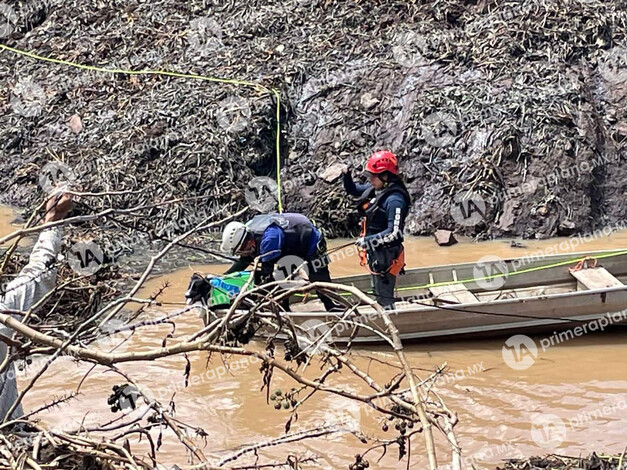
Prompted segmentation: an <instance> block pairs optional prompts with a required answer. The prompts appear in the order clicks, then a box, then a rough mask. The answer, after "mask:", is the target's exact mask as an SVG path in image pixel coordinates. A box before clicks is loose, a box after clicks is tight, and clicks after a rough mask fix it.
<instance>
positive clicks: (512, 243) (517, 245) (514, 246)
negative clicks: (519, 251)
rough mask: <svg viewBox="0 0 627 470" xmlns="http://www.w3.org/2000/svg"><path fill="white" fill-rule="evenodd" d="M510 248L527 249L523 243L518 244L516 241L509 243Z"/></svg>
mask: <svg viewBox="0 0 627 470" xmlns="http://www.w3.org/2000/svg"><path fill="white" fill-rule="evenodd" d="M509 246H510V247H512V248H527V246H526V245H523V244H522V243H520V242H518V241H516V240H512V241H511V242H510V243H509Z"/></svg>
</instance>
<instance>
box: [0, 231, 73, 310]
mask: <svg viewBox="0 0 627 470" xmlns="http://www.w3.org/2000/svg"><path fill="white" fill-rule="evenodd" d="M61 240H62V231H61V229H60V228H53V229H48V230H44V231H43V232H41V234H40V235H39V239H38V240H37V243H35V246H34V247H33V251H32V252H31V255H30V258H29V260H28V264H27V265H26V266H24V268H23V269H22V271H20V273H19V274H18V276H17V277H16V278H15V279H13V280H12V281H11V282H10V283H9V284H7V286H6V287H5V295H4V297H0V303H1V304H4V306H5V307H6V308H8V309H10V310H22V311H26V310H28V309H29V308H31V307H32V306H33V305H35V304H36V303H37V302H38V301H39V300H41V298H42V297H43V296H45V295H46V294H47V293H48V292H50V291H51V290H52V289H54V287H55V285H56V279H57V270H56V268H52V266H53V264H54V263H55V261H56V259H57V255H58V254H59V251H60V250H61Z"/></svg>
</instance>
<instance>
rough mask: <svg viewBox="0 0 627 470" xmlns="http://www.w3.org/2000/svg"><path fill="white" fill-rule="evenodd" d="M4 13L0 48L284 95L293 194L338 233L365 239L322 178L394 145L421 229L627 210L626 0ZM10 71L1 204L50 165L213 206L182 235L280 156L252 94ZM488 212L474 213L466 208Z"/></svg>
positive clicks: (269, 108) (54, 1)
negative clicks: (337, 166) (200, 77)
mask: <svg viewBox="0 0 627 470" xmlns="http://www.w3.org/2000/svg"><path fill="white" fill-rule="evenodd" d="M421 3H422V4H421ZM2 5H3V8H2V11H1V13H2V14H3V15H4V17H5V19H6V21H4V23H3V24H4V27H3V28H2V36H3V38H2V42H4V43H5V44H8V45H11V46H15V47H19V48H21V49H24V50H28V51H32V52H35V53H38V54H41V55H44V56H50V57H55V58H62V59H67V60H73V61H76V62H79V63H83V64H90V65H99V66H104V67H108V68H123V69H134V70H139V69H164V70H170V71H178V72H188V73H197V74H204V75H210V76H214V77H225V78H232V79H239V80H250V81H254V82H259V83H263V84H264V85H266V86H268V87H273V88H275V89H277V90H279V91H280V93H281V97H282V108H281V109H282V116H281V117H282V135H281V151H282V157H283V161H282V167H283V170H282V175H283V181H284V189H285V207H286V209H288V210H294V211H303V212H304V213H306V214H308V215H310V216H312V217H314V218H316V219H317V220H318V221H320V222H321V223H322V224H323V226H325V227H326V228H327V229H328V230H329V232H330V233H331V234H332V235H348V234H349V233H352V234H354V233H355V232H356V217H355V213H354V210H353V207H352V204H351V202H350V201H349V200H348V198H346V197H344V195H343V193H342V191H341V189H340V188H339V184H329V183H326V182H325V181H323V180H321V179H320V178H319V174H320V173H319V172H320V171H321V170H324V169H325V168H326V167H327V166H329V165H330V164H332V163H334V162H337V161H343V162H348V163H351V164H353V165H354V166H355V167H361V165H363V161H364V160H365V158H366V157H367V156H368V154H369V153H370V152H371V151H373V150H375V149H379V148H383V147H385V148H389V149H391V150H393V151H394V152H396V153H397V154H398V155H399V157H400V159H401V168H402V171H403V173H404V175H405V178H406V180H407V182H408V186H409V188H410V191H411V193H412V195H413V198H414V201H413V206H412V210H411V216H410V221H409V223H408V230H409V231H410V232H411V233H413V234H427V233H432V231H433V230H434V229H435V228H455V229H456V230H457V231H458V232H462V233H465V234H468V235H481V236H483V237H491V236H503V235H517V236H523V237H548V236H553V235H564V234H570V233H573V232H577V231H589V230H593V229H594V228H596V227H601V226H607V225H608V224H612V223H615V222H617V221H620V220H624V219H625V215H626V209H625V204H624V198H625V188H626V186H627V185H626V182H627V176H626V174H625V172H624V171H623V169H624V164H625V159H626V156H627V154H626V144H625V139H626V137H627V111H626V110H625V102H626V97H627V68H626V58H627V49H625V45H626V38H625V31H627V8H625V3H624V1H618V0H608V1H603V2H600V1H596V0H568V1H551V2H540V1H536V0H534V1H531V2H528V1H525V2H498V3H497V2H492V1H489V0H486V1H483V0H482V1H479V2H474V1H462V0H443V1H440V2H436V4H435V5H433V2H418V3H411V2H405V1H389V2H374V1H362V2H326V1H318V0H291V1H288V2H284V1H264V2H260V1H259V2H258V1H249V2H235V3H233V2H230V3H224V2H213V1H185V2H184V1H168V2H165V1H156V2H138V1H130V2H118V1H112V2H105V3H103V2H94V1H91V0H88V1H87V2H78V3H77V2H66V1H60V0H51V1H49V2H45V3H42V2H33V1H28V2H22V1H19V2H15V1H6V0H5V1H4V2H3V3H2ZM0 69H1V70H2V74H1V76H0V81H1V82H2V87H1V89H0V108H1V114H0V145H1V147H0V150H1V154H0V158H1V161H0V188H1V192H2V201H4V202H9V203H13V204H19V205H22V206H23V205H27V204H29V203H31V202H32V201H33V200H34V196H35V190H36V187H37V182H38V178H39V175H40V173H41V168H42V167H43V166H44V165H45V164H46V163H47V162H49V161H50V160H52V159H53V158H58V159H61V160H63V161H65V162H67V163H68V164H69V165H70V166H71V167H72V168H73V171H75V172H76V174H77V175H78V178H79V180H80V181H81V182H82V184H83V186H84V187H88V188H89V189H90V190H91V191H106V190H111V189H116V190H141V192H138V193H132V194H124V195H121V196H115V197H112V198H110V199H108V200H107V201H105V202H102V204H103V205H104V204H105V203H106V204H112V203H114V204H115V205H117V206H122V207H129V206H131V205H133V204H136V203H138V202H139V201H142V200H146V199H148V200H161V199H165V198H176V197H182V196H190V197H193V196H203V197H205V199H200V200H195V201H192V202H185V203H181V204H179V205H177V206H175V207H172V206H169V207H167V208H163V209H156V210H155V211H154V214H153V217H151V221H147V222H146V224H147V228H149V229H150V228H151V229H154V230H156V232H157V233H167V232H180V231H181V230H182V229H183V228H185V227H181V225H182V224H181V221H184V222H186V224H184V225H185V226H187V225H188V223H193V222H194V221H196V220H198V219H199V218H200V217H202V216H203V215H205V214H206V213H211V212H215V211H216V210H217V209H219V208H220V207H224V206H225V205H226V204H229V203H231V202H234V206H242V205H243V204H244V203H245V201H244V195H243V190H244V188H246V186H247V184H248V183H249V181H250V180H251V179H252V178H254V177H255V176H264V175H273V173H274V171H275V169H276V166H275V159H274V158H275V157H274V139H275V135H274V129H275V124H276V122H275V118H274V113H275V108H274V105H275V103H274V102H273V99H272V95H271V94H269V93H267V92H263V91H261V90H259V89H255V88H252V87H245V86H237V85H233V84H226V85H225V84H216V83H212V82H208V81H197V80H184V79H179V78H172V77H159V76H154V75H150V76H145V75H140V76H134V75H127V74H117V75H112V74H103V73H96V72H90V71H85V70H77V69H73V68H70V67H66V66H63V65H54V64H49V63H44V62H40V61H34V60H32V59H30V58H26V57H21V56H17V55H14V54H12V53H9V52H7V51H0ZM73 116H74V117H73ZM76 116H78V117H76ZM466 191H473V195H472V196H471V198H470V200H472V201H473V205H471V206H468V204H467V203H465V202H460V196H461V195H463V194H464V193H465V192H466ZM456 198H457V199H456ZM467 200H468V199H463V198H462V201H467ZM475 203H476V204H475ZM484 204H485V207H484ZM475 206H477V207H478V209H479V210H480V212H481V214H480V217H476V216H474V217H467V216H469V214H468V213H467V210H468V209H469V208H471V209H474V208H475ZM451 207H453V210H451ZM460 208H461V216H460ZM151 225H152V227H151Z"/></svg>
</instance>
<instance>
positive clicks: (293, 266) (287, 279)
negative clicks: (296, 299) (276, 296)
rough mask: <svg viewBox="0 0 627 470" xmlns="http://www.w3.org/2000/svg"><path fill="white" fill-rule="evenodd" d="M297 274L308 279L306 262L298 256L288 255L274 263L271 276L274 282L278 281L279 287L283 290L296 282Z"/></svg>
mask: <svg viewBox="0 0 627 470" xmlns="http://www.w3.org/2000/svg"><path fill="white" fill-rule="evenodd" d="M299 274H304V275H305V276H306V277H307V278H309V268H308V265H307V262H306V261H305V260H304V259H302V258H301V257H300V256H295V255H288V256H283V257H282V258H281V259H279V261H278V262H277V263H276V265H275V268H274V272H273V273H272V276H273V277H274V280H275V281H280V282H279V285H280V286H281V287H283V288H289V287H291V286H292V285H293V282H294V281H295V280H297V279H296V278H297V277H299Z"/></svg>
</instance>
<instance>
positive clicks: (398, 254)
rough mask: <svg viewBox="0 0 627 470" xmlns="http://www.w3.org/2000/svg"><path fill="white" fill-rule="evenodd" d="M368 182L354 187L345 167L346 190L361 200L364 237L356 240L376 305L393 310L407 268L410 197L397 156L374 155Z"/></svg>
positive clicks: (359, 203)
mask: <svg viewBox="0 0 627 470" xmlns="http://www.w3.org/2000/svg"><path fill="white" fill-rule="evenodd" d="M366 172H367V173H368V177H369V183H367V184H355V182H354V181H353V178H352V176H351V173H350V169H349V167H348V166H345V167H344V168H343V173H344V189H345V190H346V191H347V192H348V193H349V194H350V195H351V196H355V197H357V198H358V201H357V210H358V211H359V214H360V215H361V218H362V222H361V236H360V238H359V239H358V240H357V241H356V243H355V244H356V245H357V247H358V249H359V252H360V257H361V265H362V266H367V267H368V270H369V271H370V273H371V274H372V289H373V292H374V294H375V296H376V299H377V302H379V304H380V305H381V306H382V307H384V308H386V309H393V308H394V289H395V287H396V278H397V276H398V275H399V274H400V273H401V272H402V270H403V268H404V266H405V254H404V249H403V229H404V228H405V219H406V218H407V214H408V213H409V206H410V203H411V198H410V196H409V192H408V191H407V188H406V187H405V184H404V183H403V181H402V179H401V178H400V177H399V170H398V160H397V158H396V155H394V154H393V153H392V152H389V151H387V150H382V151H378V152H375V153H374V154H373V155H372V156H371V157H370V158H369V159H368V163H367V164H366Z"/></svg>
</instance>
